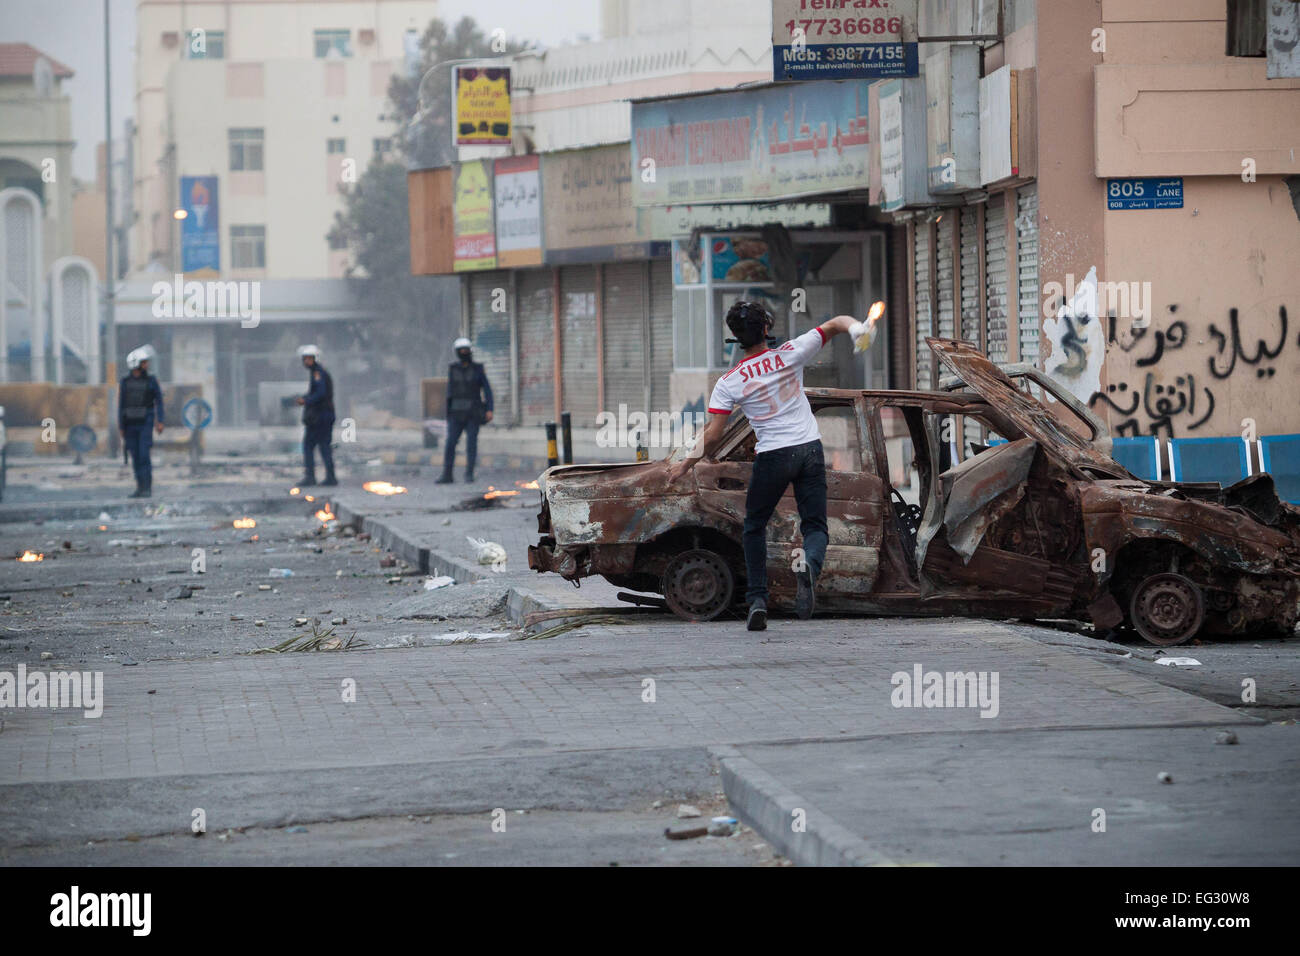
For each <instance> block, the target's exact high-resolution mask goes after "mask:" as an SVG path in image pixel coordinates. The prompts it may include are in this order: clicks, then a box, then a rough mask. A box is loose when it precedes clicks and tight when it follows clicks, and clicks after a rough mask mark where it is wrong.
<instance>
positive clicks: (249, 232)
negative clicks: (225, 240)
mask: <svg viewBox="0 0 1300 956" xmlns="http://www.w3.org/2000/svg"><path fill="white" fill-rule="evenodd" d="M230 267H231V268H232V269H265V268H266V227H265V226H231V227H230Z"/></svg>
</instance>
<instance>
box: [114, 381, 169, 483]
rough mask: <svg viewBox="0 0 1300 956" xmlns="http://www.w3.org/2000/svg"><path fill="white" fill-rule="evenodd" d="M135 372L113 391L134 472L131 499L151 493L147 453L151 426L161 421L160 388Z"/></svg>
mask: <svg viewBox="0 0 1300 956" xmlns="http://www.w3.org/2000/svg"><path fill="white" fill-rule="evenodd" d="M139 371H140V369H133V370H132V371H131V372H129V373H128V374H127V376H126V377H125V378H124V379H122V382H121V384H120V385H119V386H118V389H117V427H118V428H119V429H121V431H122V441H123V443H124V444H125V445H126V450H127V452H128V453H129V454H130V456H131V465H132V468H133V469H134V471H135V494H134V495H133V497H136V498H140V497H144V496H146V495H149V494H151V493H152V491H153V462H152V461H151V460H150V458H149V451H150V449H151V448H152V447H153V428H154V425H155V424H156V423H157V424H161V423H162V422H163V397H162V386H160V385H159V384H158V379H156V378H154V377H153V376H152V375H150V374H149V373H148V372H145V373H143V374H140V375H137V374H136V373H137V372H139ZM155 410H156V411H155ZM155 415H156V417H155Z"/></svg>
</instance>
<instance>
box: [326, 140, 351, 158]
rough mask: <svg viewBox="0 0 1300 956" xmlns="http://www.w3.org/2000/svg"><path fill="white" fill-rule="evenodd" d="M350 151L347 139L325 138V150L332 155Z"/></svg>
mask: <svg viewBox="0 0 1300 956" xmlns="http://www.w3.org/2000/svg"><path fill="white" fill-rule="evenodd" d="M347 151H348V141H347V140H346V139H342V138H340V139H327V140H325V152H327V153H329V154H330V155H331V156H333V155H335V154H336V153H346V152H347Z"/></svg>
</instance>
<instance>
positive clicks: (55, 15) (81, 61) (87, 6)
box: [0, 0, 599, 179]
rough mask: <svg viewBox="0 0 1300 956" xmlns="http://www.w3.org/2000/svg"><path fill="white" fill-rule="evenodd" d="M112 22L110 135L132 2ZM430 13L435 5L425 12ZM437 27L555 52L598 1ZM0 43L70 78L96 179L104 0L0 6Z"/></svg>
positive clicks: (129, 57)
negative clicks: (471, 29)
mask: <svg viewBox="0 0 1300 956" xmlns="http://www.w3.org/2000/svg"><path fill="white" fill-rule="evenodd" d="M109 5H110V10H111V14H112V20H111V23H112V31H111V36H112V51H111V53H112V61H113V131H114V135H115V136H118V137H120V136H121V135H122V128H123V127H122V124H123V122H124V121H125V119H126V118H127V117H128V116H130V115H131V113H132V102H133V97H134V87H135V65H134V61H133V56H134V52H133V51H134V49H135V0H109ZM430 8H431V9H433V8H434V4H432V3H431V4H430ZM436 8H437V10H438V15H439V16H441V17H442V18H443V19H444V20H459V19H460V18H461V17H462V16H471V17H473V18H474V19H475V20H477V21H478V23H479V25H480V26H482V27H483V28H484V29H485V31H487V32H491V30H492V29H493V28H494V27H497V26H501V27H504V28H505V31H506V33H507V34H508V35H509V36H510V37H512V38H519V39H525V40H535V41H538V42H540V43H542V44H543V45H546V46H555V45H557V44H560V43H563V42H565V41H566V40H573V39H576V38H577V37H578V35H579V34H584V33H585V34H588V35H590V36H592V37H595V36H596V35H597V33H598V32H599V15H598V11H599V0H441V2H440V3H438V4H437V5H436ZM0 42H3V43H30V44H31V45H32V46H34V47H36V48H37V49H38V50H41V51H42V52H44V53H46V54H48V55H49V56H51V57H53V58H54V59H56V60H58V61H59V62H60V63H62V64H64V65H65V66H67V67H69V68H70V69H71V70H72V71H73V72H74V73H75V74H76V75H75V76H74V77H72V79H70V80H65V81H64V85H63V89H64V91H65V92H66V93H67V94H68V96H69V97H71V99H72V135H73V138H75V139H76V140H77V147H76V149H75V150H74V152H73V157H72V165H73V171H74V173H75V175H76V176H77V177H78V178H81V179H90V178H91V177H92V176H94V173H95V144H96V143H99V142H102V141H103V139H104V0H0Z"/></svg>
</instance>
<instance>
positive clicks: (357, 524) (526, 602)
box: [330, 501, 599, 627]
mask: <svg viewBox="0 0 1300 956" xmlns="http://www.w3.org/2000/svg"><path fill="white" fill-rule="evenodd" d="M330 508H331V509H332V510H333V512H334V514H335V515H336V516H337V517H338V520H339V523H340V524H345V525H351V526H352V527H353V528H355V529H356V530H357V531H364V532H368V533H369V534H370V540H371V541H373V542H374V543H375V544H377V545H379V546H380V547H382V548H387V549H388V550H389V551H392V552H393V554H395V555H397V556H398V557H399V558H401V559H402V560H403V561H405V562H406V563H407V564H410V565H413V566H414V567H416V568H417V569H418V570H419V571H420V573H422V574H433V575H447V576H448V577H450V578H452V579H453V580H454V581H455V582H456V583H457V584H473V583H474V582H475V581H483V580H487V579H490V578H492V577H493V576H494V574H493V572H492V571H489V570H486V569H484V568H483V567H482V566H479V565H472V564H468V563H467V562H465V561H463V560H461V559H460V558H455V557H450V556H448V555H445V554H442V553H440V552H438V551H435V550H433V549H432V548H426V547H421V546H420V544H419V542H417V541H414V540H412V539H411V538H410V537H408V536H407V534H406V533H405V532H404V531H403V530H402V529H401V528H398V527H397V526H396V525H395V524H393V523H391V519H383V518H373V517H368V516H367V515H364V514H362V513H361V512H359V511H356V510H355V509H353V508H351V507H349V506H348V505H346V504H343V503H341V502H338V501H331V502H330ZM583 605H589V606H590V607H591V608H592V609H593V610H594V609H596V608H598V607H599V605H597V604H596V603H594V602H591V601H585V600H584V601H583V604H582V605H578V607H579V608H581V607H582V606H583ZM571 606H572V605H570V604H557V603H555V602H554V601H553V600H552V599H551V598H550V597H548V596H547V595H545V594H541V593H540V592H538V591H535V590H533V589H532V588H530V587H527V586H525V585H521V584H513V585H511V587H510V590H509V593H508V594H507V597H506V614H507V617H508V618H509V620H510V623H512V624H515V625H517V626H519V627H523V626H524V624H525V622H526V618H527V616H528V615H529V614H532V613H534V612H536V611H559V610H567V609H568V608H569V607H571Z"/></svg>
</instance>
